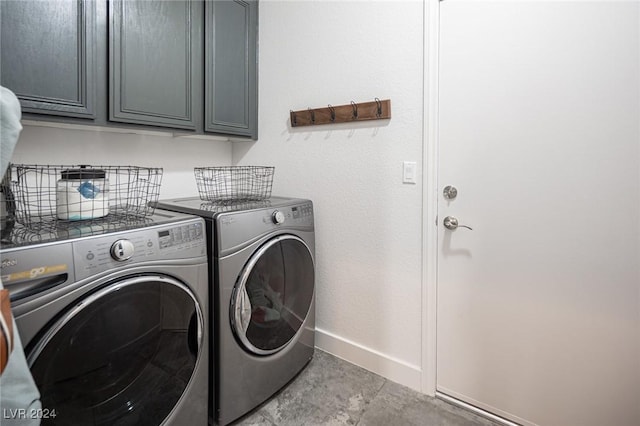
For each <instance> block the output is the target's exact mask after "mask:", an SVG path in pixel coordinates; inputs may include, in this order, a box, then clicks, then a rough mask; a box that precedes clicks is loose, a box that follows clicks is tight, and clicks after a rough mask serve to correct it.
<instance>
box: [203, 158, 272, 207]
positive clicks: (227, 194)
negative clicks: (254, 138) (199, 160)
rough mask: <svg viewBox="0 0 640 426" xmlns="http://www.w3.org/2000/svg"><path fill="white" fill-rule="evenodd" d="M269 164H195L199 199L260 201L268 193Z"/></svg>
mask: <svg viewBox="0 0 640 426" xmlns="http://www.w3.org/2000/svg"><path fill="white" fill-rule="evenodd" d="M274 171H275V167H270V166H223V167H196V168H194V174H195V177H196V184H197V186H198V192H199V193H200V199H201V200H205V201H211V202H238V201H260V200H265V199H267V198H269V197H271V187H272V185H273V173H274Z"/></svg>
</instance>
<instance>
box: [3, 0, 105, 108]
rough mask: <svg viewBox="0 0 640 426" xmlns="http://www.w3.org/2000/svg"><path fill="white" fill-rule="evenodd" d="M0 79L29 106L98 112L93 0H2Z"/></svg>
mask: <svg viewBox="0 0 640 426" xmlns="http://www.w3.org/2000/svg"><path fill="white" fill-rule="evenodd" d="M0 16H1V18H0V21H1V22H0V47H1V49H0V58H1V59H0V62H1V64H2V65H1V68H0V81H1V83H2V85H3V86H5V87H7V88H9V89H11V90H12V91H13V92H14V93H15V94H16V95H17V96H18V98H19V99H20V103H21V105H22V110H23V111H24V112H33V113H38V114H48V115H63V116H67V117H81V118H93V117H95V74H96V73H95V57H94V52H95V25H96V19H95V16H96V9H95V2H94V1H84V0H49V1H6V0H3V1H0Z"/></svg>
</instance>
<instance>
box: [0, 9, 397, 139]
mask: <svg viewBox="0 0 640 426" xmlns="http://www.w3.org/2000/svg"><path fill="white" fill-rule="evenodd" d="M0 1H2V0H0ZM374 99H375V101H373V100H371V101H367V102H354V101H350V103H345V104H344V105H335V106H334V105H331V104H325V106H324V107H321V108H306V109H300V110H297V111H292V110H289V121H290V124H291V127H299V126H317V125H320V124H336V123H355V122H359V121H366V120H383V119H390V118H391V100H390V99H384V100H380V99H378V98H374Z"/></svg>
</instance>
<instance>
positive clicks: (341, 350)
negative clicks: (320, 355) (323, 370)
mask: <svg viewBox="0 0 640 426" xmlns="http://www.w3.org/2000/svg"><path fill="white" fill-rule="evenodd" d="M316 347H317V348H318V349H320V350H322V351H325V352H328V353H330V354H332V355H335V356H337V357H338V358H342V359H344V360H345V361H348V362H350V363H352V364H355V365H357V366H359V367H362V368H364V369H366V370H369V371H371V372H374V373H376V374H379V375H381V376H382V377H384V378H386V379H389V380H391V381H392V382H396V383H400V384H401V385H404V386H407V387H409V388H411V389H414V390H417V391H418V392H420V391H421V385H422V371H421V370H420V367H419V366H417V365H411V364H408V363H406V362H404V361H401V360H398V359H395V358H393V357H390V356H388V355H385V354H383V353H380V352H378V351H376V350H374V349H371V348H367V347H365V346H362V345H360V344H358V343H355V342H352V341H350V340H347V339H345V338H342V337H340V336H337V335H335V334H332V333H330V332H328V331H325V330H321V329H318V328H316Z"/></svg>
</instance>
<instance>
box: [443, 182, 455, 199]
mask: <svg viewBox="0 0 640 426" xmlns="http://www.w3.org/2000/svg"><path fill="white" fill-rule="evenodd" d="M442 193H443V194H444V198H446V199H447V200H453V199H454V198H456V197H457V196H458V190H457V189H456V187H455V186H451V185H447V186H445V187H444V190H443V191H442Z"/></svg>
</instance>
